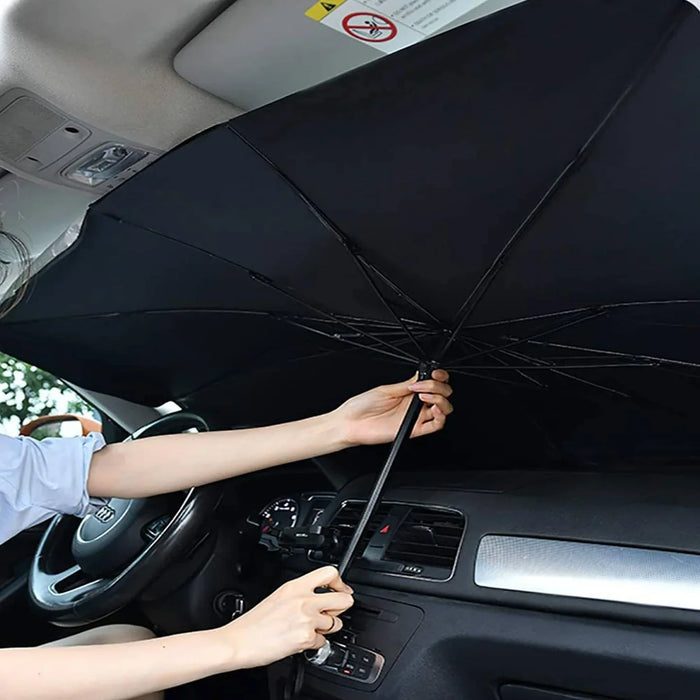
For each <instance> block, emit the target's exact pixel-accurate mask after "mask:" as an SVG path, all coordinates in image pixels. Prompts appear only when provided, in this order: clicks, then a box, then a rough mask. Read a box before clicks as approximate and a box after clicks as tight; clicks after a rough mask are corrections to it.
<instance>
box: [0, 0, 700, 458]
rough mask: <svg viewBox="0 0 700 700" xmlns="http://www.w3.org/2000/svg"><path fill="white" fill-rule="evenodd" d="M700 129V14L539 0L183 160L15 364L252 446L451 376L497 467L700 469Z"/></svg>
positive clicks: (1, 334) (153, 176)
mask: <svg viewBox="0 0 700 700" xmlns="http://www.w3.org/2000/svg"><path fill="white" fill-rule="evenodd" d="M699 118H700V15H699V14H698V12H697V10H696V9H695V8H693V6H692V5H690V4H688V3H686V2H683V1H681V0H618V1H617V2H614V3H613V2H608V1H607V0H569V1H568V2H566V3H562V2H559V1H558V0H529V1H528V2H525V3H523V4H521V5H518V6H516V7H513V8H511V9H509V10H506V11H503V12H500V13H498V14H496V15H493V16H490V17H488V18H485V19H483V20H481V21H478V22H475V23H472V24H470V25H467V26H465V27H462V28H459V29H457V30H454V31H451V32H448V33H446V34H443V35H440V36H437V37H435V38H433V39H431V40H429V41H426V42H423V43H422V44H419V45H416V46H414V47H412V48H410V49H407V50H404V51H401V52H399V53H397V54H393V55H391V56H388V57H386V58H383V59H382V60H379V61H376V62H375V63H373V64H371V65H369V66H366V67H364V68H362V69H360V70H357V71H354V72H352V73H349V74H347V75H345V76H341V77H340V78H338V79H336V80H333V81H330V82H328V83H326V84H323V85H320V86H318V87H315V88H313V89H310V90H308V91H306V92H302V93H299V94H297V95H293V96H291V97H288V98H286V99H284V100H281V101H280V102H277V103H274V104H272V105H269V106H267V107H265V108H263V109H260V110H257V111H255V112H251V113H249V114H246V115H244V116H242V117H239V118H237V119H235V120H233V121H231V122H230V123H228V124H224V125H220V126H217V127H215V128H213V129H211V130H209V131H207V132H205V133H203V134H201V135H199V136H197V137H195V138H194V139H192V140H190V141H189V142H187V143H185V144H183V145H182V146H180V147H179V148H177V149H175V150H174V151H172V152H171V153H169V154H167V155H166V156H164V157H163V158H161V159H160V160H159V161H158V162H156V163H155V164H153V165H151V166H150V167H148V168H147V169H145V170H144V171H143V172H142V173H140V174H138V175H137V176H135V177H134V178H132V179H131V180H130V181H128V182H127V183H126V184H124V185H122V186H121V187H119V188H118V189H117V190H115V191H114V192H113V193H111V194H109V195H108V196H106V197H105V198H104V199H102V200H101V201H100V202H98V203H96V204H95V205H93V206H92V207H91V208H90V210H89V213H88V215H87V218H86V221H85V224H84V228H83V234H82V237H81V241H80V243H79V244H78V245H77V247H76V249H75V250H74V251H73V252H71V253H70V254H69V255H67V256H65V258H64V259H62V260H60V261H59V262H58V263H57V264H55V265H54V266H53V267H52V268H51V269H49V270H48V271H47V272H45V273H44V274H43V275H42V277H41V279H40V281H39V283H38V285H37V287H36V289H35V290H34V292H33V294H32V295H31V297H30V298H29V299H28V300H27V301H25V302H24V303H23V304H22V305H21V306H20V307H19V308H18V309H17V310H16V311H15V312H14V313H13V314H12V315H11V316H10V317H9V319H8V320H7V321H6V322H5V323H4V324H3V325H2V328H0V341H1V342H2V345H3V347H4V349H5V350H7V351H8V352H12V353H15V354H18V355H20V356H22V357H24V358H26V359H29V360H31V361H33V362H35V363H37V364H40V365H42V366H44V367H46V368H47V369H50V370H52V371H54V372H56V373H57V374H60V375H61V376H63V377H66V378H67V379H69V380H72V381H74V382H76V383H78V384H80V385H83V386H86V387H89V388H93V389H96V390H100V391H104V392H107V393H112V394H117V395H120V396H123V397H125V398H129V399H133V400H136V401H139V402H145V403H152V404H153V403H157V402H160V401H164V400H167V399H171V398H179V399H180V400H181V401H182V402H183V403H184V404H187V405H189V406H190V407H194V408H200V409H207V410H210V411H211V412H214V413H216V412H217V411H218V412H219V415H221V416H222V421H224V420H225V421H229V424H230V422H239V423H242V422H245V423H256V422H268V421H270V420H283V419H290V418H294V417H298V416H299V415H303V414H306V413H308V412H309V411H311V410H318V409H319V408H325V407H331V406H332V405H333V404H334V403H335V402H336V401H337V400H338V399H340V398H342V397H343V396H346V395H347V394H348V393H349V392H350V391H352V390H353V389H355V390H356V389H357V388H358V385H359V384H362V385H363V386H365V385H369V384H370V383H374V382H375V381H386V380H387V377H388V378H392V377H394V376H395V377H396V378H397V379H398V378H401V377H404V376H407V375H410V374H411V373H412V372H414V371H415V370H416V368H418V367H419V366H421V365H422V366H428V365H430V364H436V363H437V364H440V366H443V367H445V368H447V369H449V370H450V372H451V373H452V375H453V378H454V380H455V383H456V384H458V385H459V390H460V394H459V395H461V396H462V399H461V400H460V401H458V407H460V408H461V411H462V415H463V417H462V419H461V420H462V421H463V427H464V430H463V431H458V430H455V429H453V430H451V431H449V433H450V435H449V436H447V437H446V438H445V439H446V440H448V441H451V443H452V447H453V448H454V450H453V451H454V452H455V454H460V455H466V456H468V457H470V458H471V459H472V461H478V462H479V463H481V464H490V463H499V464H505V463H508V462H509V460H511V461H513V459H515V457H516V456H517V459H518V463H522V461H523V459H525V458H524V457H523V455H524V454H528V453H529V454H530V455H533V457H532V459H533V460H534V461H537V460H543V461H547V462H548V463H550V464H552V463H564V462H567V461H568V462H570V463H572V464H575V465H581V464H591V463H600V462H604V461H605V460H606V459H607V460H608V461H614V460H620V459H623V458H624V459H627V460H629V459H637V458H638V459H639V460H643V459H647V458H648V459H655V458H656V457H658V456H662V457H663V459H665V460H668V459H676V458H681V457H683V458H687V459H695V458H696V457H697V456H698V454H699V453H700V449H698V448H699V447H700V446H698V445H697V441H696V439H695V437H694V431H692V429H691V427H692V426H694V425H696V424H697V423H696V418H697V417H698V413H699V412H698V409H697V405H698V401H697V398H698V391H697V389H698V386H700V384H699V383H698V382H699V381H700V372H699V371H698V370H699V368H700V362H699V360H698V347H700V265H699V262H698V261H700V235H699V226H698V224H699V222H700V215H699V214H698V200H699V195H700V184H699V183H700V138H698V133H699V130H700V128H699V127H698V123H699ZM319 384H320V386H319ZM312 385H313V388H310V387H311V386H312ZM263 389H264V390H263ZM232 396H238V397H245V400H244V401H235V402H234V401H233V400H232V398H231V397H232ZM232 404H234V405H232ZM458 414H459V412H458ZM456 420H458V418H457V416H456ZM465 431H468V432H465ZM466 435H469V436H470V437H469V439H468V440H466V439H465V436H466ZM504 436H506V439H504ZM419 449H422V448H420V447H419ZM601 455H602V456H601Z"/></svg>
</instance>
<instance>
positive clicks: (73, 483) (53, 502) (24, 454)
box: [0, 433, 105, 544]
mask: <svg viewBox="0 0 700 700" xmlns="http://www.w3.org/2000/svg"><path fill="white" fill-rule="evenodd" d="M104 445H105V441H104V438H103V437H102V435H100V434H99V433H91V434H90V435H88V436H87V437H82V438H47V439H46V440H41V441H38V440H33V439H32V438H28V437H9V436H7V435H0V544H2V543H3V542H6V541H7V540H9V539H10V538H11V537H13V536H14V535H16V534H17V533H18V532H21V531H22V530H25V529H26V528H29V527H32V526H33V525H37V524H38V523H40V522H43V521H44V520H47V519H48V518H50V517H52V516H53V515H56V514H57V513H64V514H67V515H77V516H83V515H87V514H88V513H90V512H92V511H93V510H94V509H96V508H97V507H99V505H101V504H102V503H104V501H102V500H99V499H98V500H95V501H91V500H90V497H89V496H88V492H87V479H88V473H89V471H90V461H91V459H92V455H93V454H94V453H95V452H96V451H97V450H100V449H102V448H103V447H104Z"/></svg>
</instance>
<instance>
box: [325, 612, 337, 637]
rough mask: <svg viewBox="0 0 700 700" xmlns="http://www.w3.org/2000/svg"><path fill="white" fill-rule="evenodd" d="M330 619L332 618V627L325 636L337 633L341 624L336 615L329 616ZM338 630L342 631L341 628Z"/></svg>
mask: <svg viewBox="0 0 700 700" xmlns="http://www.w3.org/2000/svg"><path fill="white" fill-rule="evenodd" d="M329 617H330V618H331V626H330V627H329V628H328V629H327V630H326V631H325V632H324V633H323V634H333V632H335V631H336V627H338V623H339V622H340V620H339V619H338V618H337V617H335V616H334V615H329ZM338 629H340V627H338Z"/></svg>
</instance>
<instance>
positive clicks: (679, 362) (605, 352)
mask: <svg viewBox="0 0 700 700" xmlns="http://www.w3.org/2000/svg"><path fill="white" fill-rule="evenodd" d="M518 342H520V341H518ZM524 342H526V343H531V344H532V345H543V346H546V347H553V348H560V349H563V350H578V351H581V352H592V353H593V352H595V353H599V354H600V355H612V356H615V357H624V358H633V359H636V360H648V361H650V362H653V363H657V364H661V365H673V366H676V365H677V366H679V367H694V368H697V369H700V363H698V362H689V361H688V360H673V359H671V358H668V357H657V356H655V355H646V354H639V353H634V354H630V353H625V352H616V351H615V350H599V349H597V348H585V347H580V346H577V345H566V344H563V343H549V342H542V341H537V340H534V339H524Z"/></svg>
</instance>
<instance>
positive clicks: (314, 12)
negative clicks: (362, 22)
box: [305, 0, 345, 22]
mask: <svg viewBox="0 0 700 700" xmlns="http://www.w3.org/2000/svg"><path fill="white" fill-rule="evenodd" d="M344 2H345V0H332V1H331V2H317V3H316V4H315V5H312V6H311V7H310V8H309V9H308V10H307V11H306V13H305V14H306V16H307V17H311V19H315V20H316V21H317V22H320V21H321V20H322V19H323V18H324V17H325V16H326V15H327V14H328V13H329V12H333V10H335V8H336V7H338V5H342V4H343V3H344Z"/></svg>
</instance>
